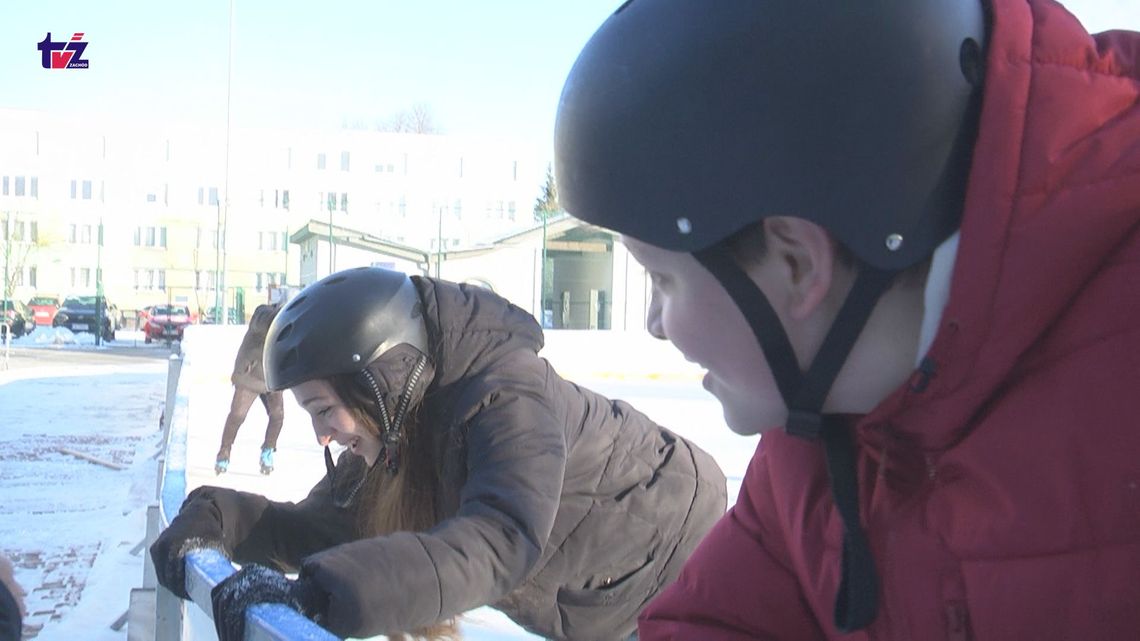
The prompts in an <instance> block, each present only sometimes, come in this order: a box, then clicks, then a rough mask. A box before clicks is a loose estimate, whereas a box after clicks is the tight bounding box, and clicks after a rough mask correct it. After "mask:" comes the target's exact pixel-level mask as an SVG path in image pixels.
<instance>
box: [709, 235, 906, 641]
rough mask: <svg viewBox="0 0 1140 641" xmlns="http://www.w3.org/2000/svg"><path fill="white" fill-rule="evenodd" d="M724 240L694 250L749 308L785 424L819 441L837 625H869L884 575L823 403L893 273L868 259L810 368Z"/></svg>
mask: <svg viewBox="0 0 1140 641" xmlns="http://www.w3.org/2000/svg"><path fill="white" fill-rule="evenodd" d="M723 245H724V244H723V243H719V244H717V245H713V246H712V247H709V248H706V249H702V250H700V251H697V252H694V253H693V256H694V257H695V258H696V259H697V261H699V262H700V263H701V264H702V265H704V267H705V269H707V270H709V272H710V273H712V275H713V276H714V277H715V278H716V279H717V280H718V281H719V282H720V284H721V286H722V287H724V289H725V291H727V292H728V295H729V297H731V298H732V300H733V302H735V303H736V306H737V307H738V308H739V309H740V311H741V313H743V314H744V318H745V319H746V320H747V321H748V324H749V326H750V327H751V328H752V333H753V335H755V336H756V340H757V341H759V343H760V348H761V349H762V350H763V351H764V358H765V360H767V362H768V366H769V368H770V369H771V370H772V375H773V376H774V377H775V379H776V386H777V387H778V388H779V390H780V396H782V397H783V399H784V404H785V405H787V407H788V421H787V424H786V425H785V427H784V429H785V431H786V432H787V433H788V434H791V435H793V436H796V437H799V438H803V439H807V440H811V441H815V440H822V441H823V445H824V452H825V456H826V459H827V472H828V475H829V476H830V479H831V495H832V498H833V500H834V501H835V506H836V509H838V510H839V514H840V517H842V519H843V560H842V575H841V579H840V584H839V593H838V594H837V595H836V597H835V626H836V627H837V628H838V629H839V630H840V631H842V632H852V631H854V630H860V629H862V628H865V627H867V626H868V625H870V624H871V622H872V621H874V620H875V615H876V614H877V612H878V592H879V580H878V574H877V572H876V570H875V563H874V559H873V558H872V557H871V550H870V546H869V544H868V542H867V536H866V533H865V532H864V531H863V526H862V522H861V520H860V517H859V486H858V483H857V479H856V466H855V445H854V442H853V439H852V436H851V433H850V430H849V429H848V428H847V426H846V425H845V424H844V423H843V422H842V421H841V420H839V419H838V417H837V416H836V415H832V414H823V413H822V412H821V408H822V407H823V402H824V400H825V399H826V398H827V393H828V391H830V390H831V386H832V385H833V384H834V383H835V378H836V377H837V376H838V375H839V370H840V369H841V368H842V367H843V363H844V362H846V361H847V356H848V355H849V354H850V353H851V348H852V347H854V345H855V341H856V340H857V339H858V338H859V334H860V333H861V332H862V331H863V327H864V325H866V324H867V319H868V318H869V317H870V315H871V311H872V310H873V309H874V308H875V303H877V302H878V300H879V298H880V297H881V296H882V295H883V293H884V292H885V291H886V290H887V289H888V288H889V287H890V285H891V281H892V280H893V279H894V276H895V274H897V273H898V272H895V271H885V270H881V269H876V268H874V267H871V266H869V265H864V266H863V267H862V268H861V269H860V270H859V274H858V275H857V276H856V278H855V283H854V285H853V286H852V288H851V292H850V293H849V294H848V295H847V299H846V300H844V302H843V306H842V307H841V308H840V310H839V313H838V314H837V315H836V318H835V321H834V322H833V323H832V325H831V329H829V330H828V333H827V336H826V337H825V338H824V340H823V344H822V345H821V346H820V348H819V352H818V353H817V354H816V356H815V358H814V359H813V360H812V362H811V365H810V366H809V367H808V370H807V372H806V373H805V372H803V371H802V370H800V367H799V363H798V361H797V360H796V355H795V352H794V351H793V350H792V344H791V341H789V340H788V334H787V332H786V331H785V329H784V326H783V324H782V323H780V318H779V316H777V315H776V312H775V310H773V309H772V305H771V304H770V303H769V302H768V298H767V297H766V296H764V292H763V291H761V290H760V288H759V287H758V286H757V285H756V283H754V282H753V281H752V279H751V278H749V277H748V274H746V273H745V272H744V270H743V269H741V267H740V266H739V265H737V264H736V262H735V261H734V260H733V259H732V256H731V253H730V252H729V251H728V249H727V248H725V247H724V246H723Z"/></svg>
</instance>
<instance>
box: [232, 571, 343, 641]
mask: <svg viewBox="0 0 1140 641" xmlns="http://www.w3.org/2000/svg"><path fill="white" fill-rule="evenodd" d="M210 601H212V602H213V606H214V628H215V629H216V630H217V632H218V641H244V639H245V636H244V635H245V611H246V609H247V608H249V606H251V605H256V604H258V603H282V604H285V605H287V606H289V607H291V608H293V609H294V610H297V611H298V612H300V613H301V614H303V615H304V616H306V617H309V618H310V619H312V620H313V621H315V622H317V623H318V624H320V623H321V622H322V621H323V620H324V617H325V612H326V610H328V602H329V598H328V595H327V594H325V593H324V592H323V591H321V589H320V588H318V587H317V585H316V583H314V582H313V581H311V580H308V579H304V578H301V579H297V580H296V581H294V580H291V579H289V578H288V577H286V576H285V575H284V574H281V573H280V572H277V571H276V570H271V569H270V568H267V567H265V566H264V565H258V564H256V563H250V564H248V565H245V566H243V567H242V569H241V570H239V571H238V572H236V573H234V574H232V575H230V576H229V577H227V578H226V580H224V581H222V582H221V583H219V584H217V585H216V586H214V589H213V590H211V591H210Z"/></svg>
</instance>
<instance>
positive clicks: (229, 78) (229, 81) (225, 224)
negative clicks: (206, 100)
mask: <svg viewBox="0 0 1140 641" xmlns="http://www.w3.org/2000/svg"><path fill="white" fill-rule="evenodd" d="M233 76H234V0H230V23H229V51H228V54H227V56H226V169H225V171H226V175H225V182H224V186H225V194H224V195H223V197H224V198H225V201H226V215H225V218H224V219H223V220H222V229H221V237H222V243H221V247H219V249H220V251H221V252H222V271H221V274H220V276H219V278H220V280H221V282H220V283H219V287H218V289H219V290H220V291H221V296H222V301H223V302H225V296H226V236H227V235H228V232H229V228H230V124H231V122H230V121H231V120H233V118H232V115H231V110H230V93H231V91H230V89H231V86H232V85H233ZM229 320H230V319H229V314H225V318H224V319H222V320H220V321H219V324H221V325H228V324H229Z"/></svg>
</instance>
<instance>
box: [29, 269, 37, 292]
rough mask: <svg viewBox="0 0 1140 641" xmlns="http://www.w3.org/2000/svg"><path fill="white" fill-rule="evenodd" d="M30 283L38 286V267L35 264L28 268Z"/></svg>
mask: <svg viewBox="0 0 1140 641" xmlns="http://www.w3.org/2000/svg"><path fill="white" fill-rule="evenodd" d="M28 285H29V286H31V287H37V285H36V268H35V267H34V266H33V267H29V268H28Z"/></svg>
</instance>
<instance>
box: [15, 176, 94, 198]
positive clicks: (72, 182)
mask: <svg viewBox="0 0 1140 641" xmlns="http://www.w3.org/2000/svg"><path fill="white" fill-rule="evenodd" d="M0 182H3V184H4V187H3V190H2V193H3V195H4V196H7V195H8V177H7V176H4V180H3V181H0ZM71 184H72V185H74V184H75V181H74V180H73V181H71ZM73 189H74V187H73ZM74 197H75V196H72V198H74Z"/></svg>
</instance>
